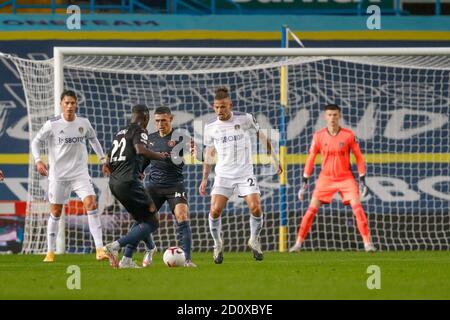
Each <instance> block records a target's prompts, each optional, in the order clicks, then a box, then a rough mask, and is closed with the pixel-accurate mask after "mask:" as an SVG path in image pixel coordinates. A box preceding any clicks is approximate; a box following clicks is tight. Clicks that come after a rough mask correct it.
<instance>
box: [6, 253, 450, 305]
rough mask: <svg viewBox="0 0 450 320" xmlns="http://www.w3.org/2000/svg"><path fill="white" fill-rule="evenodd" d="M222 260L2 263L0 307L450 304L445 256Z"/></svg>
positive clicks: (17, 259) (229, 256) (81, 258)
mask: <svg viewBox="0 0 450 320" xmlns="http://www.w3.org/2000/svg"><path fill="white" fill-rule="evenodd" d="M224 257H225V258H224V262H223V264H222V265H215V264H214V263H213V262H212V254H211V253H194V261H195V262H196V263H197V264H198V268H195V269H194V268H168V267H166V266H165V265H164V264H163V262H162V254H161V253H157V254H156V255H155V259H154V262H153V265H151V266H150V267H148V268H146V269H133V270H130V269H123V270H115V269H112V268H111V267H110V266H109V263H108V262H107V261H100V262H98V261H95V258H94V255H61V256H57V261H56V262H54V263H52V264H46V263H43V262H42V259H43V256H41V255H3V256H0V299H2V300H3V299H151V300H158V299H164V300H197V299H200V300H230V299H243V300H247V299H253V300H278V299H288V300H297V299H450V253H449V252H448V251H427V252H425V251H409V252H408V251H407V252H377V253H373V254H370V253H365V252H301V253H298V254H288V253H266V254H265V259H264V261H262V262H256V261H254V260H253V258H252V257H251V254H250V253H249V252H242V253H225V256H224ZM141 259H142V254H137V255H135V260H137V261H139V262H141ZM72 265H75V266H78V267H79V276H80V277H79V279H80V282H79V283H80V289H69V288H68V286H67V283H69V287H71V286H72V287H73V285H74V283H76V282H74V278H73V277H72V278H70V277H71V276H74V275H75V274H74V273H68V272H67V271H68V268H69V266H72ZM370 266H377V267H379V269H378V271H379V274H377V271H375V273H374V271H373V270H375V269H377V267H371V268H369V267H370ZM72 268H73V267H72ZM374 268H375V269H374ZM368 269H369V273H368ZM70 270H71V269H70V268H69V271H70ZM377 275H379V278H378V280H379V282H378V283H377V282H376V278H375V277H376V276H377ZM368 283H369V286H370V287H374V286H377V285H379V286H380V289H377V288H374V289H369V288H368Z"/></svg>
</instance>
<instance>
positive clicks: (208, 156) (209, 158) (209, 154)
mask: <svg viewBox="0 0 450 320" xmlns="http://www.w3.org/2000/svg"><path fill="white" fill-rule="evenodd" d="M215 155H216V149H215V148H214V147H212V146H207V147H206V149H205V161H204V162H203V176H202V182H201V183H200V187H199V188H198V191H199V193H200V195H201V196H202V197H204V196H206V195H207V193H206V186H207V184H208V176H209V173H210V172H211V168H212V165H213V163H214V157H215Z"/></svg>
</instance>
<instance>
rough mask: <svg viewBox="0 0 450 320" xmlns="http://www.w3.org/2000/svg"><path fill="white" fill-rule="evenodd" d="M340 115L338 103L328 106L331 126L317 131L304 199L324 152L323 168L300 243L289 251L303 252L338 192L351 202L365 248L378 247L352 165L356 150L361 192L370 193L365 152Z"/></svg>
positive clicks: (302, 191)
mask: <svg viewBox="0 0 450 320" xmlns="http://www.w3.org/2000/svg"><path fill="white" fill-rule="evenodd" d="M340 118H341V108H340V107H339V106H338V105H335V104H329V105H326V106H325V120H326V122H327V127H326V128H323V129H321V130H319V131H317V132H316V133H315V134H314V137H313V140H312V144H311V147H310V149H309V155H308V158H307V160H306V164H305V169H304V173H303V185H302V187H301V189H300V190H299V193H298V198H299V199H300V200H303V198H304V194H305V192H306V190H307V187H308V180H309V178H310V177H311V174H312V172H313V169H314V161H315V159H316V156H317V153H320V155H321V157H322V170H321V172H320V175H319V179H318V180H317V182H316V187H315V189H314V192H313V195H312V198H311V202H310V205H309V208H308V210H307V211H306V213H305V215H304V216H303V218H302V221H301V223H300V228H299V230H298V234H297V240H296V243H295V245H294V246H293V247H291V248H290V249H289V252H297V251H300V249H301V247H302V244H303V242H304V241H305V238H306V235H307V234H308V232H309V230H310V229H311V225H312V223H313V220H314V217H315V215H316V213H317V211H318V210H319V208H320V206H321V205H322V204H323V203H330V202H331V200H332V198H333V196H334V194H335V193H336V192H339V194H340V195H341V197H342V200H343V202H344V205H348V204H350V205H351V207H352V210H353V213H354V215H355V217H356V223H357V225H358V230H359V232H360V234H361V236H362V238H363V241H364V248H365V250H366V251H375V250H376V249H375V247H374V245H373V244H372V241H371V238H370V232H369V227H368V223H367V218H366V215H365V213H364V209H363V207H362V205H361V202H360V200H359V195H360V193H359V190H358V186H357V184H356V181H355V178H354V177H353V174H352V171H351V165H350V151H352V152H353V154H354V156H355V158H356V165H357V167H358V172H359V187H360V191H361V195H362V196H363V197H364V196H366V195H367V193H368V188H367V186H366V183H365V175H366V169H365V164H364V159H363V155H362V153H361V150H360V149H359V144H358V142H357V141H356V137H355V134H354V133H353V132H352V131H351V130H349V129H346V128H342V127H340V125H339V120H340Z"/></svg>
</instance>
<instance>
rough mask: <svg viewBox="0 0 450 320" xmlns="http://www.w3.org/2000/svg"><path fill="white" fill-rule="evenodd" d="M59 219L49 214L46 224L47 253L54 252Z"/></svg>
mask: <svg viewBox="0 0 450 320" xmlns="http://www.w3.org/2000/svg"><path fill="white" fill-rule="evenodd" d="M58 227H59V218H56V217H54V216H52V214H50V217H48V222H47V251H51V252H55V251H56V237H57V236H58Z"/></svg>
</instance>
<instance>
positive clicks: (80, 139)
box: [58, 137, 84, 144]
mask: <svg viewBox="0 0 450 320" xmlns="http://www.w3.org/2000/svg"><path fill="white" fill-rule="evenodd" d="M82 142H84V137H66V138H58V143H59V144H74V143H82Z"/></svg>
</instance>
